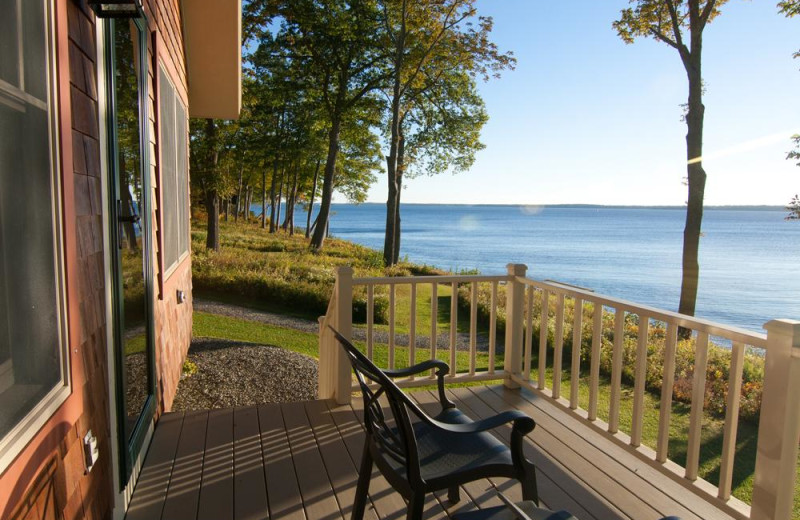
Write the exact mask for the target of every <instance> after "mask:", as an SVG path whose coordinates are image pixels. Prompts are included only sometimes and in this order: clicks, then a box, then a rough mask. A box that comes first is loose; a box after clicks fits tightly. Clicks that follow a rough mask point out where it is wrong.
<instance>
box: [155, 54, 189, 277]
mask: <svg viewBox="0 0 800 520" xmlns="http://www.w3.org/2000/svg"><path fill="white" fill-rule="evenodd" d="M159 82H160V92H161V93H160V96H161V99H160V100H159V105H160V106H159V114H160V118H159V127H160V129H161V141H160V143H159V145H160V149H161V189H162V196H163V199H164V202H163V210H164V268H165V270H167V271H169V269H170V268H171V267H172V266H174V265H175V264H177V263H178V261H179V260H180V259H181V258H182V257H183V255H184V254H185V253H188V252H189V207H188V193H189V188H188V180H189V179H188V177H189V172H188V170H187V165H186V156H187V146H188V145H187V141H186V140H187V133H186V108H185V107H184V106H183V103H181V100H180V98H179V97H178V95H177V93H176V92H175V87H173V86H172V83H171V82H170V81H169V77H168V76H167V73H166V71H164V69H163V68H161V69H160V71H159Z"/></svg>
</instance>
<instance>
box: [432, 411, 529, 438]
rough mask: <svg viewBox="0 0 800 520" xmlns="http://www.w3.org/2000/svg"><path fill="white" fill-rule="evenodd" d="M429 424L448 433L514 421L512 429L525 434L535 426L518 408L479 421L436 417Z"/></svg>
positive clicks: (479, 428) (466, 431) (481, 429)
mask: <svg viewBox="0 0 800 520" xmlns="http://www.w3.org/2000/svg"><path fill="white" fill-rule="evenodd" d="M430 421H431V424H432V425H433V426H435V427H437V428H440V429H442V430H444V431H447V432H450V433H479V432H485V431H487V430H492V429H494V428H497V427H498V426H502V425H504V424H508V423H510V422H513V423H514V426H513V428H514V430H515V432H518V433H519V434H522V435H526V434H528V433H530V432H532V431H533V429H534V428H535V427H536V423H535V422H534V421H533V419H531V418H530V417H528V416H527V415H526V414H525V413H523V412H521V411H519V410H508V411H506V412H501V413H499V414H497V415H495V416H492V417H487V418H486V419H481V420H479V421H474V422H471V423H456V424H451V423H445V422H441V421H437V420H436V419H432V418H431V419H430Z"/></svg>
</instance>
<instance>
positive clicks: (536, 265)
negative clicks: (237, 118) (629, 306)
mask: <svg viewBox="0 0 800 520" xmlns="http://www.w3.org/2000/svg"><path fill="white" fill-rule="evenodd" d="M385 208H386V207H385V205H383V204H360V205H354V204H334V205H333V207H332V214H331V223H330V233H331V235H332V236H336V237H339V238H344V239H347V240H351V241H353V242H356V243H359V244H363V245H365V246H368V247H372V248H375V249H378V250H380V251H382V250H383V236H384V228H385V223H386V209H385ZM252 209H253V210H254V212H256V213H260V211H261V208H260V207H258V208H256V207H255V206H254V207H253V208H252ZM315 210H316V207H315ZM785 215H786V212H785V211H784V210H782V209H728V208H725V209H723V208H706V210H705V212H704V216H703V237H702V238H701V240H700V285H699V289H698V296H697V311H696V313H695V314H696V315H697V316H698V317H703V318H706V319H710V320H713V321H717V322H720V323H724V324H728V325H735V326H738V327H742V328H746V329H749V330H753V331H761V330H762V325H763V324H764V323H766V322H767V321H769V320H771V319H773V318H789V319H795V320H800V270H798V259H800V222H788V221H786V220H784V217H785ZM304 217H305V213H303V212H302V211H301V210H300V208H298V213H297V224H298V225H305V218H304ZM684 221H685V211H684V209H683V208H615V207H594V206H589V207H587V206H572V207H569V206H568V207H553V206H545V207H530V206H502V205H499V206H494V205H492V206H481V205H436V204H406V205H404V206H403V207H402V238H401V247H400V256H401V257H407V258H408V260H410V261H412V262H415V263H420V264H428V265H433V266H436V267H440V268H443V269H448V270H451V271H459V270H473V269H477V270H479V271H480V272H481V273H482V274H504V273H506V265H507V264H508V263H522V264H526V265H527V266H528V276H530V277H532V278H536V279H541V280H548V279H549V280H558V281H561V282H566V283H569V284H573V285H578V286H581V287H587V288H589V289H592V290H594V291H595V292H598V293H601V294H606V295H609V296H614V297H617V298H621V299H624V300H630V301H632V302H636V303H642V304H645V305H650V306H654V307H658V308H662V309H668V310H677V308H678V299H679V296H680V284H681V249H682V247H683V226H684Z"/></svg>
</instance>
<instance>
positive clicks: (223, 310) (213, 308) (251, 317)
mask: <svg viewBox="0 0 800 520" xmlns="http://www.w3.org/2000/svg"><path fill="white" fill-rule="evenodd" d="M192 305H193V306H194V310H196V311H198V312H207V313H210V314H218V315H221V316H229V317H231V318H239V319H243V320H248V321H257V322H259V323H267V324H269V325H276V326H278V327H284V328H288V329H295V330H300V331H303V332H311V333H313V334H317V333H318V332H319V324H318V323H317V322H315V321H311V320H305V319H302V318H295V317H291V316H284V315H281V314H275V313H271V312H266V311H260V310H254V309H251V308H248V307H240V306H238V305H231V304H227V303H219V302H214V301H210V300H203V299H200V298H196V299H195V300H194V302H193V304H192ZM366 338H367V331H366V330H365V329H363V328H358V327H355V328H353V339H357V340H360V341H365V340H366ZM373 338H374V340H375V342H377V343H388V342H389V334H388V332H386V331H384V330H377V329H376V330H374V331H373ZM416 343H417V347H419V348H429V347H430V344H431V338H430V332H429V331H425V332H424V333H422V334H420V333H419V332H418V333H417V341H416ZM395 344H396V345H398V346H408V334H395ZM476 346H477V349H478V350H479V351H483V352H486V351H488V350H489V339H488V337H487V336H480V335H479V336H478V337H477V341H476ZM436 348H439V349H447V348H450V333H449V332H447V331H445V332H442V333H439V335H438V336H437V337H436ZM456 349H458V350H469V334H468V333H466V332H459V333H458V334H457V335H456ZM502 352H503V345H500V344H498V345H497V353H498V354H501V353H502Z"/></svg>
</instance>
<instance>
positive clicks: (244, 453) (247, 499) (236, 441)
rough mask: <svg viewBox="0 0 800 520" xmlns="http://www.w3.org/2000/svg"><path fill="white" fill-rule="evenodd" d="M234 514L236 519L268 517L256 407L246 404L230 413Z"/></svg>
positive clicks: (255, 519) (245, 519) (247, 519)
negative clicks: (231, 421)
mask: <svg viewBox="0 0 800 520" xmlns="http://www.w3.org/2000/svg"><path fill="white" fill-rule="evenodd" d="M233 468H234V477H233V503H234V506H233V513H234V515H233V516H234V518H235V519H236V520H267V519H268V518H269V505H268V503H267V483H266V480H265V477H264V456H263V454H262V452H261V430H260V429H259V425H258V408H256V407H254V406H248V407H246V408H236V409H235V410H234V412H233Z"/></svg>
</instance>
